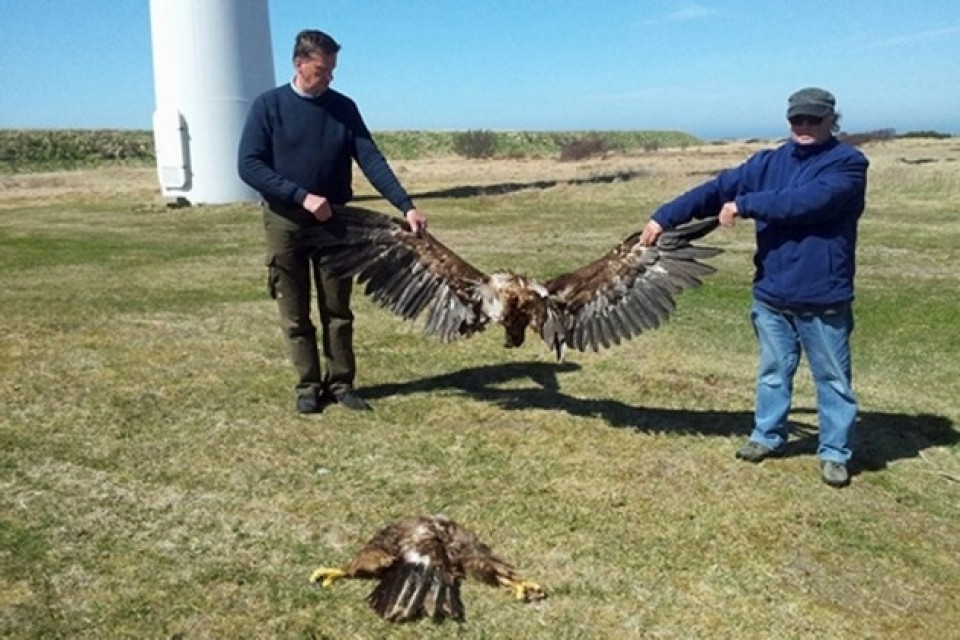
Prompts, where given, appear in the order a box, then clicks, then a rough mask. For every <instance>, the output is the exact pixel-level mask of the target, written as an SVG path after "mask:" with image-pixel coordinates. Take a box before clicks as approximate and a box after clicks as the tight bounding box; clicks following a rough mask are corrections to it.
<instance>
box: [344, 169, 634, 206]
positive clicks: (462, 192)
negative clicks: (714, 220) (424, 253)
mask: <svg viewBox="0 0 960 640" xmlns="http://www.w3.org/2000/svg"><path fill="white" fill-rule="evenodd" d="M646 174H647V172H646V171H617V172H615V173H606V174H601V175H597V176H591V177H589V178H571V179H569V180H535V181H533V182H502V183H499V184H486V185H463V186H457V187H450V188H447V189H438V190H435V191H423V192H420V193H414V194H411V197H412V198H415V199H424V200H425V199H427V198H475V197H477V196H501V195H506V194H508V193H513V192H515V191H523V190H525V189H540V190H545V189H550V188H553V187H556V186H559V185H571V186H579V185H586V184H609V183H613V182H625V181H628V180H634V179H636V178H639V177H641V176H644V175H646ZM380 199H381V197H380V196H379V195H374V194H367V195H359V196H354V198H353V202H364V201H371V200H380Z"/></svg>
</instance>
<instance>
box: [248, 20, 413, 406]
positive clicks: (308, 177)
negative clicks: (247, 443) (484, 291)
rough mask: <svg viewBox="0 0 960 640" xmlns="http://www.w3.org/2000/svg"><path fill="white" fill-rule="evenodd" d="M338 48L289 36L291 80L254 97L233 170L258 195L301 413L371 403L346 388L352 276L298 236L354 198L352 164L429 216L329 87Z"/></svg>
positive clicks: (408, 211) (347, 102)
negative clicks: (327, 266)
mask: <svg viewBox="0 0 960 640" xmlns="http://www.w3.org/2000/svg"><path fill="white" fill-rule="evenodd" d="M339 51H340V45H339V44H338V43H337V42H336V41H335V40H334V39H333V38H331V37H330V36H329V35H327V34H326V33H324V32H322V31H316V30H305V31H301V32H300V33H299V34H297V38H296V42H295V43H294V49H293V66H294V70H295V73H294V77H293V80H291V81H290V82H289V83H287V84H284V85H281V86H279V87H277V88H275V89H271V90H269V91H267V92H265V93H263V94H261V95H260V96H258V97H257V98H256V100H254V102H253V104H252V105H251V106H250V113H249V114H248V116H247V121H246V124H245V125H244V129H243V134H242V136H241V139H240V148H239V154H238V155H239V158H238V171H239V174H240V178H241V179H242V180H243V181H244V182H246V183H247V184H249V185H250V186H251V187H253V188H254V189H256V190H257V191H259V192H260V194H261V196H262V197H263V207H262V210H263V223H264V229H265V231H266V239H267V268H268V270H269V271H268V287H269V291H270V295H271V296H272V297H273V298H275V299H276V300H277V304H278V306H279V309H280V319H281V323H282V325H283V331H284V335H285V337H286V339H287V343H288V344H289V346H290V354H291V359H292V360H293V366H294V369H296V372H297V376H298V379H297V385H296V407H297V411H298V412H300V413H319V412H320V411H321V410H322V407H323V398H330V399H332V400H333V401H335V402H337V403H339V404H340V405H342V406H344V407H346V408H348V409H356V410H365V409H369V408H370V406H369V405H368V404H367V402H366V401H365V400H363V399H362V398H361V397H360V396H358V395H357V394H356V392H355V390H354V388H353V383H354V378H355V376H356V358H355V356H354V351H353V312H352V311H351V309H350V294H351V291H352V287H353V282H352V280H349V279H347V280H338V279H336V278H333V277H331V276H330V274H329V273H328V272H327V271H326V270H324V269H320V268H319V267H318V265H317V264H316V262H315V261H314V259H313V250H312V248H311V247H310V246H309V243H308V242H305V241H304V238H305V237H308V234H309V231H310V229H311V228H314V227H316V226H318V225H322V224H323V223H324V222H326V221H327V220H329V219H330V218H331V217H332V216H335V215H337V213H336V212H337V208H338V207H339V206H342V205H345V204H347V203H348V202H349V201H350V199H351V198H352V197H353V190H352V166H353V162H354V161H356V163H357V165H359V167H360V169H361V170H362V171H363V173H364V175H365V176H366V177H367V179H368V180H369V181H370V183H371V184H372V185H373V186H374V188H376V189H377V191H379V192H380V194H381V195H383V196H384V197H385V198H386V199H387V200H388V201H389V202H390V203H391V204H392V205H393V206H395V207H396V208H397V209H399V210H400V211H401V212H402V213H403V214H404V215H405V216H406V219H407V221H408V222H409V223H410V226H411V228H412V229H413V230H414V231H419V230H420V229H423V228H425V227H426V224H427V221H426V218H425V217H424V216H423V215H422V214H421V213H420V212H419V211H418V210H417V209H416V207H415V206H414V204H413V201H412V200H411V199H410V196H409V195H408V194H407V192H406V191H405V190H404V188H403V187H402V186H401V184H400V182H399V181H398V180H397V177H396V175H394V173H393V171H392V170H391V168H390V166H389V165H388V164H387V161H386V159H385V158H384V157H383V154H382V153H380V149H379V148H377V145H376V144H375V143H374V141H373V137H372V136H371V135H370V131H369V130H368V129H367V126H366V124H364V121H363V118H361V116H360V111H359V110H358V109H357V105H356V104H355V103H354V102H353V101H352V100H351V99H350V98H348V97H347V96H345V95H343V94H342V93H339V92H337V91H334V90H333V89H331V88H330V83H331V82H332V81H333V70H334V68H335V67H336V65H337V53H338V52H339ZM312 280H313V281H315V283H316V287H317V305H318V307H319V311H320V324H321V328H322V330H323V356H324V364H325V366H324V367H323V369H322V370H321V366H320V358H319V354H318V350H317V331H316V327H315V326H314V324H313V322H312V321H311V319H310V307H311V288H312Z"/></svg>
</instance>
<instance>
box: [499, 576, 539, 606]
mask: <svg viewBox="0 0 960 640" xmlns="http://www.w3.org/2000/svg"><path fill="white" fill-rule="evenodd" d="M505 586H506V587H508V588H509V589H510V590H511V591H513V597H515V598H516V599H517V600H523V601H524V602H530V601H531V600H543V599H544V598H546V597H547V593H546V592H545V591H544V590H543V587H541V586H540V585H539V584H537V583H536V582H532V581H530V580H523V579H516V580H511V579H508V580H506V582H505Z"/></svg>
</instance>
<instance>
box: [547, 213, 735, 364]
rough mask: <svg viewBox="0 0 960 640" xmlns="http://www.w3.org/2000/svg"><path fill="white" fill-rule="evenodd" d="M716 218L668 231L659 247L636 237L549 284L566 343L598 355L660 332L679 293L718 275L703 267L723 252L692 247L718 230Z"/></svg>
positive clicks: (705, 219)
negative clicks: (560, 314) (652, 331)
mask: <svg viewBox="0 0 960 640" xmlns="http://www.w3.org/2000/svg"><path fill="white" fill-rule="evenodd" d="M718 224H719V220H718V219H717V218H716V217H711V218H704V219H702V220H696V221H694V222H691V223H688V224H686V225H683V226H680V227H677V228H675V229H672V230H669V231H664V232H663V233H662V234H661V235H660V237H659V238H658V240H657V242H656V244H655V245H654V246H650V247H645V246H643V245H641V244H640V233H639V232H638V233H634V234H632V235H630V236H629V237H627V238H626V239H625V240H624V241H623V242H621V243H620V244H619V245H617V246H616V247H614V248H613V249H612V250H610V251H609V252H608V253H607V254H605V255H604V256H603V257H601V258H599V259H597V260H595V261H593V262H591V263H590V264H587V265H585V266H583V267H581V268H579V269H577V270H576V271H572V272H570V273H565V274H563V275H560V276H558V277H556V278H554V279H552V280H550V281H549V282H547V283H545V286H546V287H547V290H548V291H549V292H550V294H551V295H552V296H553V298H554V299H555V300H556V301H557V303H558V305H559V308H560V309H561V310H562V312H563V315H564V324H565V332H566V337H565V341H566V343H567V344H569V345H570V346H572V347H574V348H575V349H578V350H579V351H586V350H587V349H591V350H593V351H598V350H599V349H600V348H601V347H602V348H608V347H610V346H612V345H615V344H620V342H621V341H622V340H628V339H630V338H633V337H635V336H637V335H639V334H640V333H642V332H643V331H646V330H649V329H655V328H657V327H658V326H660V324H661V323H662V322H664V321H666V320H667V318H668V317H669V316H670V314H671V313H672V312H673V310H674V308H675V306H676V303H675V301H674V299H673V296H674V294H677V293H679V292H681V291H682V290H684V289H687V288H691V287H696V286H698V285H700V284H701V280H700V278H702V277H703V276H707V275H710V274H712V273H714V272H715V271H716V269H714V268H713V267H711V266H710V265H707V264H704V263H702V262H700V260H701V259H704V258H710V257H713V256H716V255H718V254H719V253H721V252H722V249H715V248H710V247H698V246H694V245H692V244H691V242H692V241H693V240H696V239H698V238H701V237H703V236H705V235H706V234H708V233H709V232H710V231H712V230H713V229H715V228H716V227H717V226H718Z"/></svg>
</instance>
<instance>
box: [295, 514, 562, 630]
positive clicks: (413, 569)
mask: <svg viewBox="0 0 960 640" xmlns="http://www.w3.org/2000/svg"><path fill="white" fill-rule="evenodd" d="M465 576H470V577H471V578H473V579H475V580H479V581H481V582H484V583H486V584H489V585H494V586H496V585H500V586H503V587H506V588H509V589H510V590H511V591H512V592H513V594H514V596H515V597H516V598H517V599H518V600H524V601H531V600H540V599H542V598H545V597H546V593H545V592H544V591H543V589H542V588H541V587H540V585H538V584H536V583H535V582H530V581H527V580H523V579H522V578H520V577H519V576H518V575H517V574H516V571H515V570H514V568H513V567H512V566H510V565H509V564H507V563H506V562H505V561H504V560H503V559H502V558H500V557H499V556H498V555H497V554H496V553H494V552H493V550H492V549H491V548H490V547H489V546H488V545H487V544H486V543H484V542H482V541H481V540H480V539H479V538H478V537H477V535H476V534H475V533H473V532H472V531H470V530H469V529H466V528H465V527H462V526H460V525H459V524H457V523H456V522H454V521H453V520H451V519H450V518H448V517H446V516H445V515H443V514H437V515H433V516H417V517H410V518H405V519H403V520H400V521H399V522H396V523H394V524H391V525H390V526H388V527H386V528H384V529H382V530H381V531H379V532H378V533H377V534H376V535H374V536H373V538H371V539H370V541H369V542H367V543H366V544H365V545H364V546H363V548H362V549H360V551H359V552H358V553H357V555H356V556H355V557H354V558H353V559H352V560H350V561H349V562H347V563H346V564H344V565H343V566H342V567H340V568H330V567H321V568H319V569H317V570H316V571H314V572H313V574H312V575H311V576H310V582H313V583H317V582H320V583H321V584H322V585H323V586H325V587H329V586H331V585H332V584H333V583H334V582H335V581H336V580H338V579H340V578H367V579H376V580H378V582H377V586H376V587H375V588H374V589H373V591H372V592H370V595H369V596H367V602H368V603H369V604H370V606H371V607H372V608H373V610H374V611H376V612H377V614H378V615H380V616H381V617H382V618H384V619H385V620H388V621H390V622H407V621H410V620H417V619H420V618H423V617H429V618H433V619H434V620H437V621H440V620H443V619H444V618H452V619H454V620H457V621H463V620H464V619H465V610H464V606H463V600H462V599H461V597H460V583H461V582H462V580H463V578H464V577H465Z"/></svg>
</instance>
